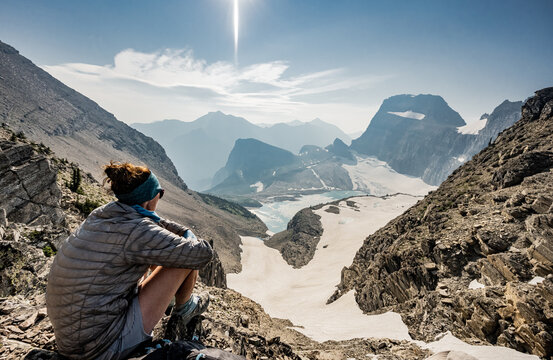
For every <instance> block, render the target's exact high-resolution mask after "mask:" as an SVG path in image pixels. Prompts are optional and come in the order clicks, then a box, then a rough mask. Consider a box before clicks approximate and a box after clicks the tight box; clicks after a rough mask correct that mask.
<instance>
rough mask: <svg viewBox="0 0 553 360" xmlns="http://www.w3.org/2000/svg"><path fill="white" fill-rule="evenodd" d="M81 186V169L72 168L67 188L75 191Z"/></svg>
mask: <svg viewBox="0 0 553 360" xmlns="http://www.w3.org/2000/svg"><path fill="white" fill-rule="evenodd" d="M80 186H81V169H79V168H78V167H77V168H73V173H72V175H71V182H70V183H69V189H70V190H71V191H73V192H77V191H78V190H79V187H80Z"/></svg>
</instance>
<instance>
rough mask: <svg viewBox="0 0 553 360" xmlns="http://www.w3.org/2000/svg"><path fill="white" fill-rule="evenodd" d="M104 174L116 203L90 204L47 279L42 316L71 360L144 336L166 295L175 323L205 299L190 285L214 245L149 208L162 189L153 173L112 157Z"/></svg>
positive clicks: (118, 355)
mask: <svg viewBox="0 0 553 360" xmlns="http://www.w3.org/2000/svg"><path fill="white" fill-rule="evenodd" d="M105 173H106V175H107V179H106V181H108V182H110V183H111V189H112V191H113V192H114V193H115V196H116V197H117V199H118V201H114V202H111V203H109V204H107V205H104V206H102V207H100V208H98V209H96V210H94V211H93V212H92V213H91V214H90V215H89V216H88V218H87V219H86V220H85V221H84V222H83V223H82V224H81V226H80V227H79V228H78V229H77V230H76V231H75V232H74V233H73V234H71V235H70V236H69V237H68V238H67V240H66V241H65V242H64V243H63V245H62V246H61V248H60V249H59V251H58V254H57V255H56V258H55V260H54V263H53V264H52V268H51V270H50V275H49V277H48V286H47V289H46V303H47V307H48V316H49V317H50V320H51V321H52V325H53V327H54V332H55V336H56V343H57V346H58V351H59V352H60V353H61V354H62V355H64V356H66V357H69V358H71V359H102V360H103V359H106V360H107V359H110V360H111V359H123V358H125V357H126V356H127V355H129V354H130V353H131V352H132V351H133V350H134V349H135V348H137V347H138V346H139V345H140V344H141V343H142V342H144V341H147V340H149V339H151V335H150V334H151V332H152V330H153V328H154V326H155V325H156V324H157V322H158V321H159V320H160V319H161V317H162V316H163V314H164V312H165V310H166V308H167V306H168V305H169V303H170V301H171V299H172V298H173V297H175V307H174V308H173V312H172V315H171V316H173V317H181V318H182V319H181V323H183V322H184V323H186V322H187V321H189V320H190V319H191V318H192V317H194V316H196V315H198V314H200V313H202V312H203V311H205V309H206V308H207V303H208V302H209V298H208V297H207V296H197V295H192V289H193V288H194V284H195V283H196V279H197V277H198V269H199V268H200V267H201V266H202V265H204V264H206V263H207V262H209V260H210V259H211V257H212V254H213V250H212V249H211V247H210V245H209V244H208V243H207V242H206V241H205V240H198V239H196V237H195V236H194V234H192V232H191V231H190V230H189V229H187V228H186V227H184V226H182V225H179V224H177V223H174V222H171V221H168V220H165V219H162V218H160V217H159V216H158V215H157V214H156V213H155V212H154V211H155V209H156V206H157V203H158V201H159V200H160V199H161V198H162V197H163V194H164V190H163V189H162V188H161V187H160V185H159V182H158V180H157V178H156V176H155V175H154V174H153V173H152V172H151V171H150V170H149V169H148V168H145V167H141V166H134V165H132V164H129V163H124V164H115V163H113V162H111V163H110V164H109V165H106V166H105ZM151 265H157V267H156V266H154V270H153V271H152V272H151V274H150V275H149V276H148V277H146V278H145V279H144V280H143V281H142V282H139V281H140V279H141V278H142V277H143V275H144V274H145V273H146V272H147V271H148V268H149V267H150V266H151Z"/></svg>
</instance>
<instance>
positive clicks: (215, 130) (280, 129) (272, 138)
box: [132, 111, 351, 190]
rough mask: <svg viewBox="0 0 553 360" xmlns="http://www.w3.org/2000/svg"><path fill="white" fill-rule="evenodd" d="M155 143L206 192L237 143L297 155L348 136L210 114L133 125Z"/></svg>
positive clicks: (310, 125)
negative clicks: (256, 142)
mask: <svg viewBox="0 0 553 360" xmlns="http://www.w3.org/2000/svg"><path fill="white" fill-rule="evenodd" d="M132 126H133V127H134V128H135V129H138V130H139V131H141V132H142V133H144V134H146V135H148V136H151V137H152V138H154V139H155V140H156V141H158V142H159V143H160V144H161V145H163V147H164V148H165V150H166V151H167V154H168V155H169V157H170V158H171V159H172V160H173V162H174V163H175V166H176V168H177V170H178V172H179V174H180V175H181V176H182V177H183V178H184V179H185V180H186V182H187V183H188V184H189V185H190V186H191V187H192V188H194V189H198V190H205V189H208V188H210V187H211V186H213V185H216V184H213V183H212V178H213V176H214V175H215V173H216V172H217V171H218V170H219V169H221V168H222V167H223V166H224V165H225V162H226V161H227V158H228V156H229V153H230V152H231V150H232V147H233V146H234V143H235V141H236V140H237V139H240V138H243V139H246V138H254V139H258V140H260V141H263V142H266V143H268V144H270V145H273V146H277V147H280V148H282V149H285V150H288V151H290V152H292V153H294V154H297V153H298V151H299V150H300V149H301V147H302V146H303V145H305V144H306V141H308V143H309V144H312V145H318V146H326V145H328V144H330V143H331V142H332V141H333V140H334V139H335V138H336V137H339V138H341V139H343V140H344V141H346V142H348V143H349V141H350V140H351V139H350V137H349V136H348V135H346V134H345V133H344V132H342V131H341V130H340V129H339V128H338V127H336V126H334V125H331V124H328V123H325V122H324V121H322V120H320V119H315V120H313V121H311V122H307V123H303V122H300V121H295V122H291V123H278V124H274V125H271V126H258V125H255V124H252V123H250V122H249V121H247V120H246V119H244V118H241V117H236V116H232V115H227V114H223V113H222V112H220V111H217V112H211V113H209V114H206V115H204V116H202V117H200V118H198V119H196V120H194V121H192V122H184V121H179V120H163V121H157V122H153V123H149V124H139V123H136V124H132Z"/></svg>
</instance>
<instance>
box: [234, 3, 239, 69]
mask: <svg viewBox="0 0 553 360" xmlns="http://www.w3.org/2000/svg"><path fill="white" fill-rule="evenodd" d="M239 19H240V15H239V8H238V0H234V62H235V63H238V28H239V26H238V24H239Z"/></svg>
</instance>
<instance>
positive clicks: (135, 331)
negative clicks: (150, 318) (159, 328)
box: [96, 296, 152, 360]
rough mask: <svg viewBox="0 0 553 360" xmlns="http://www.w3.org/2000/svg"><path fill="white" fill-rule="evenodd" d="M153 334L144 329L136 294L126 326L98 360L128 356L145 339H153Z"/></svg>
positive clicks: (111, 359) (114, 359)
mask: <svg viewBox="0 0 553 360" xmlns="http://www.w3.org/2000/svg"><path fill="white" fill-rule="evenodd" d="M151 339H152V336H151V335H150V334H147V333H146V332H145V331H144V325H143V324H142V312H141V311H140V304H139V303H138V296H135V297H134V298H133V300H132V302H131V306H130V307H129V310H128V311H127V315H126V318H125V327H124V328H123V331H122V332H121V335H120V336H119V338H118V339H117V340H115V342H114V343H113V344H112V345H111V346H110V347H109V349H108V350H107V351H106V352H105V353H104V354H103V355H101V356H99V357H98V358H96V360H119V359H124V358H125V357H127V356H128V355H129V354H130V353H131V352H133V350H135V349H136V348H137V347H138V346H140V344H142V343H143V342H144V341H147V340H151Z"/></svg>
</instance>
